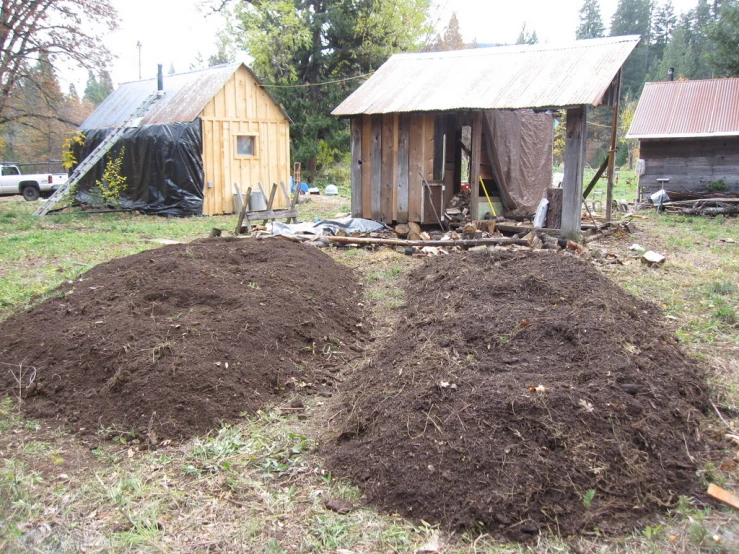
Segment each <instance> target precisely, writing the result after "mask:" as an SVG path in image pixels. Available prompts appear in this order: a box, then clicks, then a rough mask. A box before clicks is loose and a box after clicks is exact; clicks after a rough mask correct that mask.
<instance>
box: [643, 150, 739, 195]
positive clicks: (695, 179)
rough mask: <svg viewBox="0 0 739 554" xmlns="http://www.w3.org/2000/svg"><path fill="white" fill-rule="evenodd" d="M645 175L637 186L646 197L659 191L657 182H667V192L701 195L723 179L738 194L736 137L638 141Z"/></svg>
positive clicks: (738, 178) (738, 157) (738, 164)
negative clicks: (698, 192) (690, 192)
mask: <svg viewBox="0 0 739 554" xmlns="http://www.w3.org/2000/svg"><path fill="white" fill-rule="evenodd" d="M639 156H640V158H641V159H643V160H644V163H645V173H644V175H642V176H641V177H640V178H639V186H640V187H643V190H644V191H645V192H646V193H647V194H648V193H650V192H654V191H657V190H659V189H660V188H661V185H660V183H658V182H657V179H669V180H670V181H669V182H668V183H665V188H666V189H668V190H670V189H673V190H685V191H704V190H705V189H706V187H707V186H708V185H709V184H710V183H711V182H714V181H718V180H720V179H723V181H724V182H725V183H726V185H727V186H728V187H729V191H731V192H739V137H711V138H684V139H661V140H656V139H655V140H649V139H642V140H641V148H640V154H639Z"/></svg>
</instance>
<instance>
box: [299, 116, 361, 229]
mask: <svg viewBox="0 0 739 554" xmlns="http://www.w3.org/2000/svg"><path fill="white" fill-rule="evenodd" d="M351 141H352V204H351V205H352V208H351V209H352V217H362V117H361V116H359V117H353V118H352V121H351ZM296 185H297V186H298V187H300V183H296Z"/></svg>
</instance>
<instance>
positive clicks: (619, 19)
mask: <svg viewBox="0 0 739 554" xmlns="http://www.w3.org/2000/svg"><path fill="white" fill-rule="evenodd" d="M651 12H652V7H651V3H650V0H619V2H618V6H617V8H616V12H615V13H614V14H613V19H612V20H611V36H614V37H615V36H622V35H640V36H641V38H642V40H641V42H640V43H639V45H638V46H637V47H636V48H635V49H634V51H633V52H632V53H631V56H629V59H628V60H626V63H625V64H624V67H623V74H622V94H624V95H625V94H630V95H631V96H633V97H637V96H638V95H639V93H640V92H641V88H642V86H643V85H644V80H645V78H646V75H647V69H648V62H649V57H648V47H649V46H648V45H649V42H650V39H651V37H650V29H651Z"/></svg>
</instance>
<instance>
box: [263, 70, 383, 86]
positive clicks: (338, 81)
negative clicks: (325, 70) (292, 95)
mask: <svg viewBox="0 0 739 554" xmlns="http://www.w3.org/2000/svg"><path fill="white" fill-rule="evenodd" d="M373 74H374V71H370V72H369V73H363V74H362V75H357V76H356V77H346V78H345V79H335V80H333V81H324V82H322V83H303V84H301V85H265V84H262V85H260V86H262V87H265V88H266V87H270V88H305V87H320V86H321V85H332V84H334V83H343V82H344V81H351V80H353V79H361V78H362V77H367V76H368V75H373Z"/></svg>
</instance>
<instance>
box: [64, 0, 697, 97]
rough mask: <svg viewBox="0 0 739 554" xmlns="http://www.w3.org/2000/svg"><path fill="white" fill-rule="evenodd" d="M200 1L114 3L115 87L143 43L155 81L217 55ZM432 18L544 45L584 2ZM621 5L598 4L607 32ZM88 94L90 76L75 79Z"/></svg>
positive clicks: (470, 5)
mask: <svg viewBox="0 0 739 554" xmlns="http://www.w3.org/2000/svg"><path fill="white" fill-rule="evenodd" d="M201 1H202V0H112V2H113V4H114V5H115V6H116V8H117V9H118V13H119V16H120V18H121V23H120V29H119V30H118V31H116V32H115V33H111V34H110V35H108V36H107V37H106V38H105V44H106V45H107V46H108V48H109V49H110V50H111V51H112V52H113V54H114V55H115V56H116V59H115V60H114V62H113V71H112V74H113V81H114V83H115V84H116V85H118V84H120V83H122V82H126V81H132V80H136V79H138V78H139V73H138V71H139V69H138V50H137V48H136V43H137V42H138V41H141V44H142V45H143V46H142V49H141V65H142V77H143V78H147V77H154V76H155V75H156V65H157V63H161V64H162V65H163V66H164V72H165V75H166V73H167V71H168V69H169V66H170V63H171V64H174V67H175V70H176V71H177V72H178V73H180V72H184V71H188V70H189V68H190V64H191V63H193V62H194V61H195V58H196V56H197V54H198V52H200V53H201V54H202V56H203V58H204V59H206V60H207V58H208V57H209V56H210V55H211V54H213V53H215V51H216V33H217V32H218V30H219V28H220V27H221V21H220V20H219V18H218V16H208V17H206V16H205V15H204V14H203V13H202V12H201V11H200V10H199V8H198V5H199V4H200V3H201ZM436 1H437V5H436V7H435V8H434V9H433V10H432V18H433V20H434V21H436V22H437V24H436V26H437V28H438V29H439V30H442V29H443V28H444V26H446V24H447V23H448V22H449V18H450V17H451V14H452V12H456V13H457V19H458V20H459V25H460V31H461V33H462V36H463V37H464V39H465V41H471V40H472V39H473V38H475V39H477V42H478V43H512V42H514V41H515V40H516V38H517V37H518V34H519V32H520V30H521V24H522V23H523V22H524V21H525V22H526V24H527V28H528V29H529V30H530V31H533V30H535V31H536V33H537V35H538V36H539V40H540V41H541V42H554V41H562V40H574V38H575V29H576V28H577V23H578V11H579V10H580V8H581V6H582V3H583V0H505V1H501V0H498V1H495V0H436ZM616 4H617V0H600V6H601V14H602V16H603V23H604V24H605V26H606V31H607V30H608V28H609V25H610V21H611V16H612V15H613V12H614V11H615V9H616ZM673 4H674V6H675V11H676V13H681V12H684V11H687V10H689V9H691V8H692V7H693V6H694V5H695V4H697V0H673ZM75 80H77V81H78V90H80V91H81V90H84V83H85V80H86V74H84V76H80V77H78V78H77V79H75Z"/></svg>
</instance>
